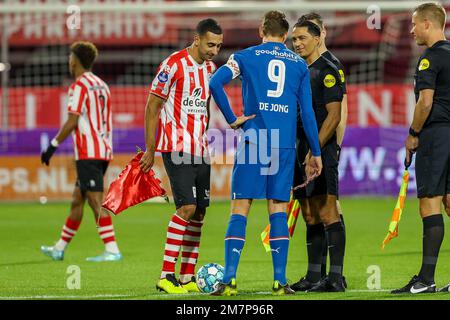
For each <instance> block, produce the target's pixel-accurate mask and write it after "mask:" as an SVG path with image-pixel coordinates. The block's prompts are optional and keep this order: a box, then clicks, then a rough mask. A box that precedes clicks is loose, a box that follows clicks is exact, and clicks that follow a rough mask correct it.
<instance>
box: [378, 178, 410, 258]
mask: <svg viewBox="0 0 450 320" xmlns="http://www.w3.org/2000/svg"><path fill="white" fill-rule="evenodd" d="M408 181H409V172H408V169H405V171H404V172H403V180H402V185H401V187H400V192H399V194H398V199H397V203H396V205H395V208H394V212H392V217H391V222H390V223H389V230H388V233H387V235H386V238H384V241H383V244H382V245H381V249H383V250H384V247H385V246H386V245H387V244H388V243H389V241H391V239H393V238H396V237H397V236H398V224H399V222H400V219H401V218H402V213H403V207H404V205H405V199H406V192H407V190H408Z"/></svg>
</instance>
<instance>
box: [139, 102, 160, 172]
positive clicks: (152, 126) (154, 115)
mask: <svg viewBox="0 0 450 320" xmlns="http://www.w3.org/2000/svg"><path fill="white" fill-rule="evenodd" d="M163 103H164V99H162V98H161V97H158V96H156V95H154V94H150V95H149V97H148V100H147V105H146V107H145V146H146V150H145V153H144V155H143V156H142V158H141V161H140V162H139V164H140V166H141V170H142V171H144V172H148V171H150V169H151V168H152V167H153V163H154V161H155V149H156V148H155V144H156V129H157V127H158V119H159V112H160V111H161V108H162V105H163Z"/></svg>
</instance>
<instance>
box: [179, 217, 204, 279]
mask: <svg viewBox="0 0 450 320" xmlns="http://www.w3.org/2000/svg"><path fill="white" fill-rule="evenodd" d="M202 226H203V221H196V220H191V221H189V224H188V226H187V228H186V232H185V233H184V236H183V250H182V251H181V268H180V281H181V282H182V283H187V282H189V281H191V279H192V277H193V276H194V274H195V265H196V264H197V259H198V252H199V247H200V237H201V235H202Z"/></svg>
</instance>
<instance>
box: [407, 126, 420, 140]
mask: <svg viewBox="0 0 450 320" xmlns="http://www.w3.org/2000/svg"><path fill="white" fill-rule="evenodd" d="M409 135H410V136H412V137H414V138H417V137H418V136H419V135H420V132H417V131H414V129H413V128H412V127H409Z"/></svg>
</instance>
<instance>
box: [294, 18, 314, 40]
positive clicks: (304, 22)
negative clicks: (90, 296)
mask: <svg viewBox="0 0 450 320" xmlns="http://www.w3.org/2000/svg"><path fill="white" fill-rule="evenodd" d="M301 27H304V28H307V29H308V33H309V34H310V35H312V36H315V37H320V28H319V26H318V25H317V24H315V23H314V22H312V21H309V20H302V21H297V23H296V24H295V25H294V28H301Z"/></svg>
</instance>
